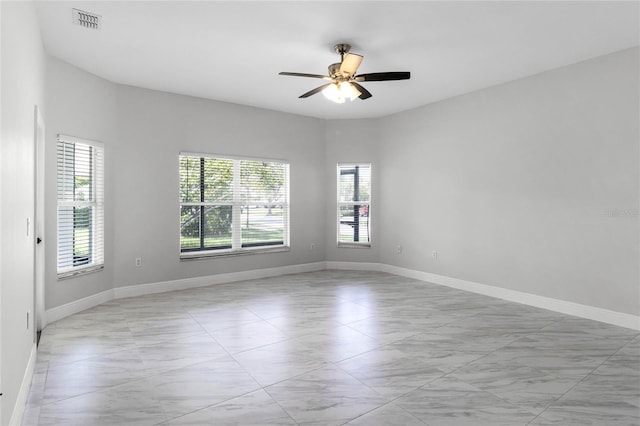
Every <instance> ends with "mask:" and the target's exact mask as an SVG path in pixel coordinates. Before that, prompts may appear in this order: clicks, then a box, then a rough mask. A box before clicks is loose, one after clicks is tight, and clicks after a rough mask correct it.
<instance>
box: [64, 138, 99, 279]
mask: <svg viewBox="0 0 640 426" xmlns="http://www.w3.org/2000/svg"><path fill="white" fill-rule="evenodd" d="M59 143H68V144H74V145H84V146H88V147H91V148H92V168H91V174H92V177H91V183H92V193H93V194H94V196H93V199H92V200H90V201H75V200H73V201H72V200H61V199H60V198H59V189H58V188H56V200H57V208H56V210H57V212H58V214H57V219H56V225H57V238H58V244H57V261H56V267H57V274H58V279H64V278H69V277H73V276H76V275H80V274H86V273H90V272H96V271H100V270H102V269H104V205H105V203H104V169H105V149H104V144H103V143H102V142H97V141H92V140H89V139H82V138H78V137H75V136H68V135H63V134H59V135H58V141H57V143H56V152H58V149H59V147H58V144H59ZM58 160H59V159H58ZM59 168H60V166H59V164H57V166H56V175H58V173H59ZM57 180H58V181H59V176H58V179H57ZM74 180H75V175H74ZM61 207H92V216H91V234H92V239H91V262H90V263H87V264H80V265H76V266H74V265H71V266H62V267H61V266H60V265H61V263H66V262H65V261H63V262H61V256H65V254H64V253H66V252H68V250H69V247H67V246H64V247H63V246H62V245H61V244H63V243H62V242H61V232H62V229H61V222H60V208H61ZM71 250H72V251H73V243H71Z"/></svg>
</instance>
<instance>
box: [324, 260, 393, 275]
mask: <svg viewBox="0 0 640 426" xmlns="http://www.w3.org/2000/svg"><path fill="white" fill-rule="evenodd" d="M326 264H327V269H339V270H343V271H373V272H380V271H381V269H380V268H381V267H382V266H383V265H382V263H373V262H339V261H333V260H330V261H327V262H326Z"/></svg>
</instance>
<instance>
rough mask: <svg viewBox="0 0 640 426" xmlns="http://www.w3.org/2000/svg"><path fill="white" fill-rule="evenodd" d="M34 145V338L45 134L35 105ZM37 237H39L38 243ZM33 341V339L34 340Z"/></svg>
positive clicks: (39, 318) (39, 295)
mask: <svg viewBox="0 0 640 426" xmlns="http://www.w3.org/2000/svg"><path fill="white" fill-rule="evenodd" d="M34 147H35V158H34V160H35V177H34V182H35V188H34V190H35V226H34V231H35V232H34V233H33V237H34V239H35V241H34V245H33V246H34V256H33V259H34V265H33V266H34V268H33V270H34V277H33V278H34V280H33V281H34V289H33V298H34V302H33V310H34V318H33V319H34V325H35V327H33V332H34V339H36V335H37V332H38V330H42V329H43V328H44V326H45V323H44V321H45V303H44V297H45V296H44V294H45V293H44V268H45V263H44V259H45V251H44V247H45V243H46V241H44V210H45V209H44V172H45V170H44V168H45V165H44V159H45V156H44V150H45V134H44V119H43V118H42V113H41V112H40V108H38V106H37V105H36V107H35V118H34ZM38 239H41V242H40V244H38ZM34 341H35V340H34Z"/></svg>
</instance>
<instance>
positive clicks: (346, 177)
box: [337, 164, 371, 247]
mask: <svg viewBox="0 0 640 426" xmlns="http://www.w3.org/2000/svg"><path fill="white" fill-rule="evenodd" d="M337 181H338V224H337V228H338V246H354V247H369V246H370V245H371V164H338V178H337Z"/></svg>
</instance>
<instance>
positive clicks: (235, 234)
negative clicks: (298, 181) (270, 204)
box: [178, 152, 291, 260]
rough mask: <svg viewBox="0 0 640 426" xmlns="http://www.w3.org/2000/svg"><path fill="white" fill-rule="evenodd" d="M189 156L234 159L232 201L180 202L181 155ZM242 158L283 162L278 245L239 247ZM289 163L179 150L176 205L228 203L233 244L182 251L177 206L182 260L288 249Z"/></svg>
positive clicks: (274, 160)
mask: <svg viewBox="0 0 640 426" xmlns="http://www.w3.org/2000/svg"><path fill="white" fill-rule="evenodd" d="M184 156H188V157H199V158H215V159H219V160H231V161H233V201H231V202H224V203H207V202H198V203H192V202H186V203H183V202H182V200H180V158H181V157H184ZM241 161H263V162H270V163H280V164H284V165H285V166H286V167H285V188H284V200H282V201H281V202H280V203H279V204H282V206H283V215H284V221H283V228H284V229H283V243H282V244H278V245H264V246H254V247H242V222H241V207H242V205H243V203H242V199H241V195H242V194H241V186H240V184H241V182H240V162H241ZM290 167H291V166H290V163H289V161H287V160H282V159H274V158H257V157H240V156H229V155H218V154H205V153H198V152H180V153H179V155H178V205H179V206H180V207H182V206H189V205H198V206H203V207H206V206H222V205H231V206H232V221H231V223H232V225H231V226H232V231H231V237H232V243H231V248H226V249H213V250H206V249H204V250H193V251H182V247H181V243H180V237H181V233H180V210H181V209H180V208H179V209H178V252H179V253H180V259H181V260H191V259H201V258H210V257H218V256H236V255H245V254H258V253H273V252H282V251H289V250H290V238H291V237H290V216H291V213H290V192H289V189H290V176H291V172H290Z"/></svg>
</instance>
